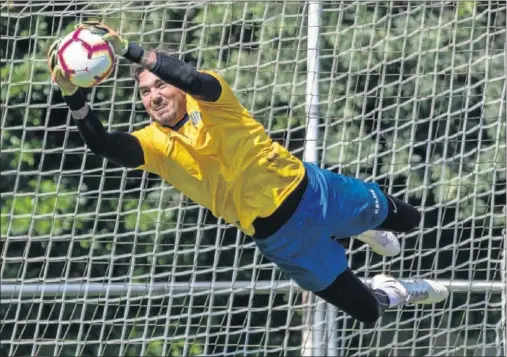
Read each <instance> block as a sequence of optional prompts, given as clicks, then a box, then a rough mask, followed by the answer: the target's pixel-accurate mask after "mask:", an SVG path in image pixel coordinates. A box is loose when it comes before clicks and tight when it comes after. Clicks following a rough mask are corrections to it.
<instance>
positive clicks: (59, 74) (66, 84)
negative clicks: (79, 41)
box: [48, 39, 78, 97]
mask: <svg viewBox="0 0 507 357" xmlns="http://www.w3.org/2000/svg"><path fill="white" fill-rule="evenodd" d="M60 42H61V39H58V40H56V41H55V42H53V44H52V45H51V47H49V51H48V66H49V71H50V73H51V80H52V81H53V82H54V83H56V85H57V86H58V87H60V90H61V91H62V95H64V96H67V97H69V96H71V95H73V94H74V93H76V91H77V90H78V86H76V85H74V84H72V82H71V81H70V80H69V79H68V78H67V77H66V76H65V73H64V72H63V70H62V68H61V67H60V66H59V65H58V54H57V49H58V46H59V44H60Z"/></svg>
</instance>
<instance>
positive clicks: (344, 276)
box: [315, 269, 390, 323]
mask: <svg viewBox="0 0 507 357" xmlns="http://www.w3.org/2000/svg"><path fill="white" fill-rule="evenodd" d="M315 295H317V296H319V297H320V298H322V299H324V300H325V301H327V302H328V303H330V304H332V305H334V306H336V307H337V308H339V309H341V310H343V311H344V312H345V313H347V314H349V315H350V316H352V317H353V318H355V319H357V320H359V321H361V322H365V323H374V322H375V321H377V320H378V318H379V317H380V316H382V315H383V313H384V311H385V310H386V309H387V308H388V307H389V305H390V302H389V297H388V296H387V294H386V293H385V292H384V291H382V290H380V289H377V290H372V289H370V288H369V287H368V286H366V285H365V284H363V282H362V281H361V280H359V279H358V278H357V277H356V276H355V274H354V273H353V272H352V271H351V270H350V269H347V270H345V271H344V272H343V273H341V274H340V275H338V277H337V278H336V279H335V280H334V281H333V283H331V285H330V286H329V287H327V288H326V289H324V290H322V291H319V292H315Z"/></svg>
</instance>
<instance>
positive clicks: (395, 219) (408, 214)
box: [315, 195, 421, 323]
mask: <svg viewBox="0 0 507 357" xmlns="http://www.w3.org/2000/svg"><path fill="white" fill-rule="evenodd" d="M386 196H387V200H388V202H389V212H388V215H387V218H386V219H385V220H384V222H383V223H382V224H381V225H380V226H379V227H377V228H376V230H383V231H392V232H398V233H401V232H408V231H411V230H412V229H414V228H415V227H417V225H418V224H419V221H420V220H421V213H420V212H419V211H418V210H417V209H415V208H414V207H412V206H411V205H409V204H408V203H405V202H403V201H401V200H399V199H397V198H395V197H392V196H389V195H386ZM315 294H316V295H317V296H319V297H321V298H322V299H324V300H325V301H327V302H328V303H330V304H332V305H334V306H336V307H337V308H339V309H341V310H343V311H344V312H346V313H347V314H349V315H350V316H352V317H353V318H355V319H357V320H359V321H361V322H366V323H374V322H375V321H377V319H378V318H379V317H380V316H382V314H383V313H384V311H385V310H386V309H387V308H388V307H389V298H388V296H387V295H386V293H385V292H383V291H382V290H372V289H370V288H369V287H368V286H366V285H365V284H363V282H361V280H359V279H358V278H357V277H356V276H355V274H354V273H353V272H352V271H351V270H350V269H347V270H345V271H344V272H343V273H342V274H340V275H339V276H338V277H337V278H336V279H335V280H334V281H333V283H331V285H330V286H328V287H327V288H326V289H324V290H322V291H319V292H316V293H315Z"/></svg>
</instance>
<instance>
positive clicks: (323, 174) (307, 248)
mask: <svg viewBox="0 0 507 357" xmlns="http://www.w3.org/2000/svg"><path fill="white" fill-rule="evenodd" d="M305 167H306V172H307V175H308V186H307V188H306V190H305V193H304V194H303V197H302V199H301V202H300V203H299V205H298V207H297V209H296V211H295V212H294V214H293V215H292V217H291V218H290V219H289V220H288V221H287V222H286V223H285V224H284V225H283V226H282V227H281V228H280V229H279V230H278V231H277V232H276V233H275V234H273V235H272V236H270V237H268V238H266V239H254V241H255V243H256V244H257V246H258V248H259V250H260V251H261V252H262V253H263V254H264V256H266V258H268V259H269V260H270V261H271V262H273V263H275V264H276V265H278V266H279V267H280V269H281V270H282V271H283V272H285V273H286V274H287V275H288V276H289V277H290V278H291V279H293V280H294V281H295V282H296V283H297V284H298V285H299V286H301V287H302V288H303V289H305V290H309V291H314V292H318V291H322V290H324V289H325V288H327V287H328V286H329V285H330V284H331V283H332V282H333V281H334V280H335V279H336V277H337V276H338V275H340V274H341V273H342V272H343V271H344V270H345V269H346V268H347V265H348V262H347V258H346V256H345V249H344V248H343V247H342V245H341V244H340V243H338V242H337V241H336V240H334V239H331V236H335V237H336V238H345V237H350V236H354V235H358V234H360V233H363V232H365V231H367V230H370V229H374V228H377V227H378V226H379V225H380V224H381V223H382V222H383V221H384V220H385V219H386V217H387V211H388V204H387V198H386V196H385V195H384V193H383V192H382V191H381V190H380V188H379V187H378V185H377V184H375V183H366V182H363V181H360V180H358V179H355V178H352V177H347V176H343V175H339V174H335V173H333V172H331V171H329V170H325V169H321V168H319V167H318V166H316V165H313V164H307V163H305Z"/></svg>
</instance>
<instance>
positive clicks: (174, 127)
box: [161, 113, 188, 131]
mask: <svg viewBox="0 0 507 357" xmlns="http://www.w3.org/2000/svg"><path fill="white" fill-rule="evenodd" d="M187 121H188V114H187V113H185V115H183V117H182V118H181V119H180V120H178V121H177V122H176V124H174V125H164V124H161V125H162V126H163V127H166V128H169V129H171V130H174V131H177V130H179V129H180V128H181V127H182V126H183V125H185V123H186V122H187Z"/></svg>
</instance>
